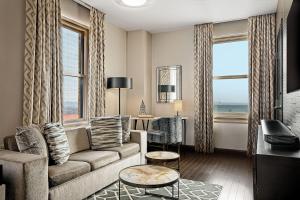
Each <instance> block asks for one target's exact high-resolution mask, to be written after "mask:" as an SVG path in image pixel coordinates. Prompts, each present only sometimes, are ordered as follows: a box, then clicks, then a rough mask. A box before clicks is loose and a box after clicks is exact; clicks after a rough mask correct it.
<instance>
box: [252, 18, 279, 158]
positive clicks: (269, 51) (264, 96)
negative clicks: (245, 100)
mask: <svg viewBox="0 0 300 200" xmlns="http://www.w3.org/2000/svg"><path fill="white" fill-rule="evenodd" d="M248 26H249V28H248V29H249V49H250V50H249V62H250V63H249V66H250V70H249V98H250V101H249V106H250V115H249V125H248V155H251V153H254V151H255V149H256V146H255V145H256V134H257V129H258V125H259V123H260V120H261V119H272V118H273V108H274V105H273V82H274V65H275V37H276V31H275V30H276V17H275V14H270V15H263V16H256V17H251V18H249V20H248Z"/></svg>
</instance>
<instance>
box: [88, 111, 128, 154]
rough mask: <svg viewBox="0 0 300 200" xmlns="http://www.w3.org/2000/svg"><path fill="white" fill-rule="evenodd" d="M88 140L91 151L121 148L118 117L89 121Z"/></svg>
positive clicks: (120, 131)
mask: <svg viewBox="0 0 300 200" xmlns="http://www.w3.org/2000/svg"><path fill="white" fill-rule="evenodd" d="M90 126H91V128H90V140H91V148H92V149H93V150H96V149H103V148H110V147H118V146H122V123H121V118H120V117H98V118H94V119H91V121H90Z"/></svg>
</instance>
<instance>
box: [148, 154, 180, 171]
mask: <svg viewBox="0 0 300 200" xmlns="http://www.w3.org/2000/svg"><path fill="white" fill-rule="evenodd" d="M145 158H146V160H147V161H150V162H153V163H167V162H172V161H177V168H176V169H177V170H178V171H180V155H179V154H178V153H175V152H170V151H152V152H148V153H146V154H145Z"/></svg>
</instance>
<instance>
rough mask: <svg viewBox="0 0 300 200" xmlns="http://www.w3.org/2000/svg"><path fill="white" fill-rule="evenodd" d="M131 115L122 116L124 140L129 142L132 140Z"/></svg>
mask: <svg viewBox="0 0 300 200" xmlns="http://www.w3.org/2000/svg"><path fill="white" fill-rule="evenodd" d="M130 118H131V116H121V121H122V142H123V143H128V142H129V141H130V127H131V119H130Z"/></svg>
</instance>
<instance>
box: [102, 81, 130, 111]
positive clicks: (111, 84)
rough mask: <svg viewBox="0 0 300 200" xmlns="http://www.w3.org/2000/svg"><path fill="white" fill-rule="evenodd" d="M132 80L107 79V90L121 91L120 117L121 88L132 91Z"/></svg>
mask: <svg viewBox="0 0 300 200" xmlns="http://www.w3.org/2000/svg"><path fill="white" fill-rule="evenodd" d="M132 87H133V81H132V78H127V77H109V78H107V89H113V88H116V89H119V115H121V88H124V89H132Z"/></svg>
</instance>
